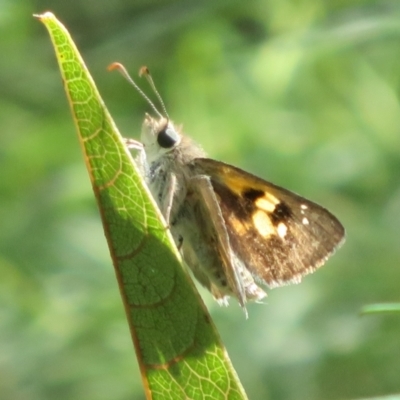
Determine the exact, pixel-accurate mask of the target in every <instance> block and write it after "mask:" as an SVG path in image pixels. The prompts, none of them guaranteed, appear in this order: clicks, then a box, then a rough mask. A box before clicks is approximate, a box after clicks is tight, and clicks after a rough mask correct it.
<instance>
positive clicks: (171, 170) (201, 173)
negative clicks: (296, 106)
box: [110, 63, 345, 309]
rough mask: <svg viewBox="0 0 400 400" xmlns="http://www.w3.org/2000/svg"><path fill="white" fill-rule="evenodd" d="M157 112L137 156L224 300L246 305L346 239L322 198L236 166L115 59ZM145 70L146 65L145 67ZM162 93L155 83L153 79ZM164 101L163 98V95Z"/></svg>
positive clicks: (197, 266)
mask: <svg viewBox="0 0 400 400" xmlns="http://www.w3.org/2000/svg"><path fill="white" fill-rule="evenodd" d="M110 69H118V70H119V71H120V72H122V73H123V75H124V76H125V77H126V78H127V79H128V80H130V81H131V83H132V84H134V85H135V87H136V88H137V89H138V90H139V92H140V93H141V94H142V96H144V97H145V98H146V99H147V101H148V102H149V103H150V105H152V107H153V109H154V110H155V111H156V113H157V114H158V117H157V118H154V117H152V116H150V115H149V114H146V116H145V119H144V122H143V126H142V133H141V142H137V141H135V140H131V139H128V140H127V145H128V147H130V148H134V149H137V150H139V156H138V158H137V163H138V166H139V170H140V171H141V173H142V175H143V177H144V179H145V181H146V183H147V184H148V186H149V188H150V191H151V193H152V195H153V197H154V199H155V201H156V203H157V205H158V207H159V208H160V210H161V213H162V214H163V216H164V218H165V220H166V222H167V225H168V226H169V228H170V230H171V233H172V236H173V238H174V240H175V243H176V245H177V247H178V249H179V251H180V252H181V254H182V257H183V260H184V261H185V263H186V265H187V266H188V267H189V268H190V270H191V271H192V273H193V275H194V276H195V277H196V279H197V280H198V281H199V282H200V283H201V284H202V285H203V286H204V287H206V288H207V289H208V290H209V291H210V292H211V293H212V295H213V296H214V298H215V299H216V300H218V301H219V302H220V303H221V304H227V303H228V299H229V297H234V298H236V299H237V300H238V302H239V304H240V305H241V306H242V307H243V308H244V309H245V307H246V303H247V302H248V301H260V300H261V299H263V298H264V297H265V296H266V292H265V290H264V289H263V287H262V286H260V284H262V285H264V286H267V287H269V288H274V287H278V286H282V285H286V284H290V283H299V282H300V281H301V279H302V277H303V276H304V275H306V274H309V273H312V272H314V271H315V270H316V269H317V268H318V267H320V266H322V265H323V264H324V263H325V261H326V260H327V259H328V258H329V257H330V256H331V255H332V254H333V253H334V251H335V250H336V249H337V248H339V247H340V245H341V244H342V243H343V242H344V237H345V230H344V228H343V226H342V224H341V223H340V222H339V220H338V219H337V218H336V217H335V216H334V215H333V214H331V213H330V212H329V211H328V210H326V209H325V208H323V207H321V206H320V205H318V204H316V203H314V202H312V201H310V200H307V199H305V198H303V197H300V196H298V195H297V194H295V193H293V192H291V191H289V190H287V189H284V188H282V187H279V186H277V185H275V184H273V183H270V182H268V181H266V180H264V179H262V178H259V177H257V176H255V175H253V174H251V173H249V172H246V171H243V170H242V169H239V168H237V167H234V166H232V165H229V164H225V163H223V162H220V161H216V160H213V159H210V158H207V157H206V154H205V153H204V151H203V150H202V148H201V147H200V146H199V145H198V144H196V143H195V142H194V141H192V140H191V139H190V138H189V137H187V136H186V135H184V134H183V133H182V132H181V130H180V129H178V128H177V127H176V126H175V125H174V123H173V122H172V121H171V120H170V119H169V117H168V115H167V113H166V111H165V107H164V106H163V109H164V112H165V114H166V115H165V116H164V115H163V114H161V113H159V112H158V111H157V109H156V108H155V107H154V106H153V104H152V103H151V101H150V100H148V98H147V96H146V95H144V93H143V92H142V91H141V90H140V89H139V88H138V87H137V85H136V83H134V82H133V81H132V80H131V78H130V77H129V75H128V74H127V72H126V71H125V69H124V67H123V66H122V65H121V64H118V63H114V64H112V66H111V67H110ZM142 73H144V74H145V75H147V76H150V75H149V72H148V70H147V69H146V68H144V69H143V70H142ZM150 83H151V84H152V86H153V89H154V90H155V92H156V94H157V95H158V92H157V90H156V89H155V87H154V84H153V82H152V80H151V76H150ZM158 96H159V95H158ZM159 99H160V101H161V104H162V105H163V103H162V100H161V98H160V97H159Z"/></svg>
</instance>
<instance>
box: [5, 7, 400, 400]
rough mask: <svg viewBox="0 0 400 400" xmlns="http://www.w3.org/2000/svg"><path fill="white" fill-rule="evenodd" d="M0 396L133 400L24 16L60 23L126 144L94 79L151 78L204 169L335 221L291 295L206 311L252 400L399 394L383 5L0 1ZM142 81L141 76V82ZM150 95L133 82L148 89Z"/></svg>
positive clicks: (390, 52)
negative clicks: (202, 156)
mask: <svg viewBox="0 0 400 400" xmlns="http://www.w3.org/2000/svg"><path fill="white" fill-rule="evenodd" d="M0 10H1V12H0V54H1V57H0V102H1V106H0V132H1V133H0V171H1V180H0V220H1V230H0V277H1V278H0V313H1V315H0V349H1V351H0V398H1V399H13V400H15V399H17V400H25V399H29V400H36V399H43V400H44V399H60V400H67V399H68V400H69V399H93V400H94V399H97V400H103V399H104V400H105V399H111V398H112V399H114V400H124V399H143V398H144V395H143V389H142V387H141V381H140V377H139V371H138V367H137V363H136V360H135V356H134V351H133V346H132V343H131V339H130V335H129V331H128V326H127V323H126V321H125V317H124V312H123V307H122V302H121V299H120V295H119V292H118V289H117V284H116V280H115V277H114V271H113V268H112V266H111V262H110V257H109V255H108V249H107V246H106V241H105V238H104V235H103V233H102V227H101V223H100V218H99V215H98V211H97V208H96V204H95V200H94V197H93V194H92V190H91V186H90V183H89V179H88V176H87V172H86V170H85V167H84V163H83V160H82V156H81V153H80V149H79V146H78V141H77V138H76V133H75V128H74V125H73V122H72V119H71V116H70V112H69V109H68V104H67V101H66V98H65V94H64V91H63V87H62V83H61V79H60V75H59V71H58V66H57V64H56V61H55V56H54V53H53V49H52V47H51V44H50V40H49V38H48V35H47V32H46V30H45V28H44V27H43V26H42V25H41V24H40V23H39V22H38V21H36V20H34V19H33V18H32V16H31V15H32V14H33V13H40V12H44V11H47V10H51V11H53V12H54V13H55V14H56V16H57V17H58V18H59V19H60V20H61V21H63V22H64V24H65V25H66V26H67V27H68V29H69V31H70V32H71V34H72V35H73V38H74V40H75V42H76V43H77V45H78V47H79V48H80V50H81V52H82V55H83V57H84V59H85V60H86V62H87V65H88V67H89V69H90V71H91V72H92V74H93V76H94V79H95V81H96V82H97V85H98V87H99V90H100V92H101V93H102V95H103V98H104V100H105V101H106V104H107V106H108V108H109V110H110V111H111V113H112V115H113V116H114V118H115V120H116V122H117V124H118V126H119V128H120V130H121V132H122V133H123V134H124V135H125V136H130V137H134V138H138V135H139V132H140V126H141V123H142V119H143V115H144V112H145V111H150V110H149V107H148V105H147V104H146V103H145V102H144V101H143V99H142V98H141V97H140V96H139V95H138V94H137V93H136V92H135V91H134V90H133V89H132V88H131V87H130V86H129V85H128V84H127V83H126V82H125V81H124V80H123V79H122V78H121V77H120V76H119V75H118V74H117V73H108V72H107V71H106V67H107V65H108V64H109V63H111V62H113V61H120V62H122V63H124V64H125V65H126V67H127V68H128V69H129V70H130V71H131V72H132V74H133V75H135V74H136V71H137V70H138V69H139V67H140V66H142V65H144V64H146V65H148V66H149V67H150V69H151V70H152V73H153V76H154V78H155V80H156V82H157V86H158V89H159V91H160V93H162V95H163V97H164V100H165V102H166V104H167V108H168V111H169V114H170V115H171V117H172V118H173V120H174V121H175V122H177V123H183V124H184V130H185V131H186V132H187V133H190V135H191V136H192V137H193V138H194V139H196V140H197V141H198V142H200V143H201V144H202V145H203V146H204V148H205V149H206V151H207V152H208V153H209V154H210V156H212V157H213V158H216V159H220V160H223V161H225V162H229V163H232V164H235V165H237V166H239V167H241V168H244V169H247V170H249V171H251V172H253V173H256V174H258V175H260V176H262V177H264V178H265V179H268V180H271V181H272V182H274V183H276V184H279V185H281V186H284V187H287V188H289V189H292V190H294V191H296V192H298V193H300V194H302V195H303V196H305V197H308V198H310V199H312V200H314V201H317V202H319V203H321V204H323V205H324V206H326V207H327V208H329V209H330V210H332V212H334V213H335V214H336V215H337V216H338V217H339V218H340V219H341V221H342V222H343V224H344V225H345V227H346V229H347V242H346V244H345V246H344V247H343V248H342V249H341V250H340V251H339V252H338V253H337V254H336V255H335V257H333V259H331V260H330V261H329V262H328V263H327V265H326V266H324V267H323V268H322V269H321V270H319V271H318V272H317V273H316V274H315V275H313V276H309V277H307V278H306V279H305V280H304V282H302V284H301V285H297V286H290V287H285V288H281V289H277V290H273V291H270V292H269V297H268V299H267V301H266V303H267V304H265V305H258V304H254V305H250V306H249V307H248V310H249V316H250V317H249V319H248V320H247V321H246V320H245V318H244V315H243V312H242V311H241V310H240V307H239V306H238V305H237V303H236V302H235V301H231V305H230V307H228V308H220V307H219V306H218V305H217V304H216V303H215V302H214V301H213V300H212V298H211V296H210V295H209V294H208V293H205V292H203V291H202V294H203V298H204V299H205V301H206V303H207V305H208V307H209V310H210V312H211V314H212V316H213V318H214V321H215V323H216V325H217V327H218V329H219V331H220V333H221V336H222V338H223V340H224V342H225V344H226V347H227V349H228V352H229V354H230V356H231V358H232V361H233V363H234V366H235V368H236V370H237V372H238V374H239V376H240V378H241V380H242V382H243V385H244V386H245V389H246V391H247V393H248V395H249V398H250V399H252V400H256V399H273V400H280V399H282V400H306V399H307V400H313V399H328V400H329V399H356V398H365V397H372V396H378V395H388V394H391V393H399V392H400V317H399V316H398V315H380V316H368V317H360V316H359V311H360V308H361V307H362V306H363V305H366V304H370V303H374V302H395V301H397V302H398V301H400V265H399V262H400V240H399V234H400V178H399V170H400V105H399V98H398V97H399V91H400V2H399V1H398V0H387V1H367V0H357V1H356V0H353V1H350V0H346V1H343V0H332V1H323V0H300V1H289V0H279V1H277V0H263V1H261V0H259V1H253V0H250V1H247V2H243V1H228V0H226V1H215V0H208V1H199V0H196V1H192V0H185V1H183V0H182V1H167V0H166V1H155V0H154V1H149V0H148V1H128V0H119V1H114V2H110V1H105V0H96V1H94V0H91V1H79V2H78V1H71V2H66V1H61V0H57V1H55V0H53V1H49V2H45V1H39V0H36V1H28V0H21V1H14V0H1V1H0ZM139 83H140V84H141V85H142V87H145V88H146V87H147V85H146V82H142V81H141V82H139ZM147 92H149V93H150V90H147Z"/></svg>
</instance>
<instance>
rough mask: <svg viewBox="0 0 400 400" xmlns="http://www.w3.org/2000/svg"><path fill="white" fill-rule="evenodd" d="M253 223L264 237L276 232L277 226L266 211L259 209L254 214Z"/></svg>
mask: <svg viewBox="0 0 400 400" xmlns="http://www.w3.org/2000/svg"><path fill="white" fill-rule="evenodd" d="M253 224H254V226H255V228H256V229H257V231H258V233H259V234H260V235H261V236H263V237H268V236H271V235H274V234H275V228H274V226H273V225H272V222H271V219H270V218H269V217H268V214H267V213H265V212H264V211H261V210H259V211H256V212H255V213H254V214H253Z"/></svg>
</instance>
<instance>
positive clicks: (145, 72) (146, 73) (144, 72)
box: [139, 66, 169, 119]
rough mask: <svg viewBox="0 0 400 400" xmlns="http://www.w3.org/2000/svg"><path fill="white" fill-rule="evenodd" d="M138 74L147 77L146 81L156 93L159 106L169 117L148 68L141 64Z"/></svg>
mask: <svg viewBox="0 0 400 400" xmlns="http://www.w3.org/2000/svg"><path fill="white" fill-rule="evenodd" d="M139 76H144V77H145V78H146V79H147V82H149V84H150V87H151V88H152V89H153V92H154V93H155V94H156V96H157V99H158V101H159V102H160V104H161V107H162V109H163V111H164V114H165V116H166V117H167V118H168V119H169V115H168V113H167V109H166V107H165V103H164V100H163V99H162V97H161V95H160V93H159V92H158V90H157V88H156V85H155V84H154V81H153V77H152V76H151V73H150V70H149V69H148V68H147V67H146V66H143V67H142V68H140V70H139Z"/></svg>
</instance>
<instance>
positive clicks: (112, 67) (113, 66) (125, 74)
mask: <svg viewBox="0 0 400 400" xmlns="http://www.w3.org/2000/svg"><path fill="white" fill-rule="evenodd" d="M107 69H108V70H109V71H114V70H117V71H118V72H119V73H120V74H121V75H122V76H123V77H124V78H125V79H126V80H127V81H128V82H129V83H130V84H131V85H132V86H133V87H134V88H135V89H136V90H137V91H138V92H139V94H140V95H141V96H142V97H143V98H144V99H145V100H146V101H147V103H148V104H149V105H150V107H151V108H152V109H153V110H154V112H155V113H156V114H157V115H158V116H159V117H161V118H162V117H164V116H163V115H162V114H161V113H160V111H158V110H157V108H156V106H155V105H154V103H153V102H152V101H151V100H150V99H149V97H148V96H147V95H146V94H145V93H144V92H143V90H142V89H140V87H139V86H138V85H137V83H136V82H135V81H134V80H133V79H132V78H131V76H130V75H129V74H128V71H127V70H126V69H125V67H124V66H123V65H122V64H120V63H118V62H115V63H112V64H110V65H109V66H108V68H107ZM156 93H157V92H156ZM161 105H162V106H163V109H164V112H165V107H164V103H162V102H161ZM165 114H166V115H167V117H168V114H167V113H166V112H165Z"/></svg>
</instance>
